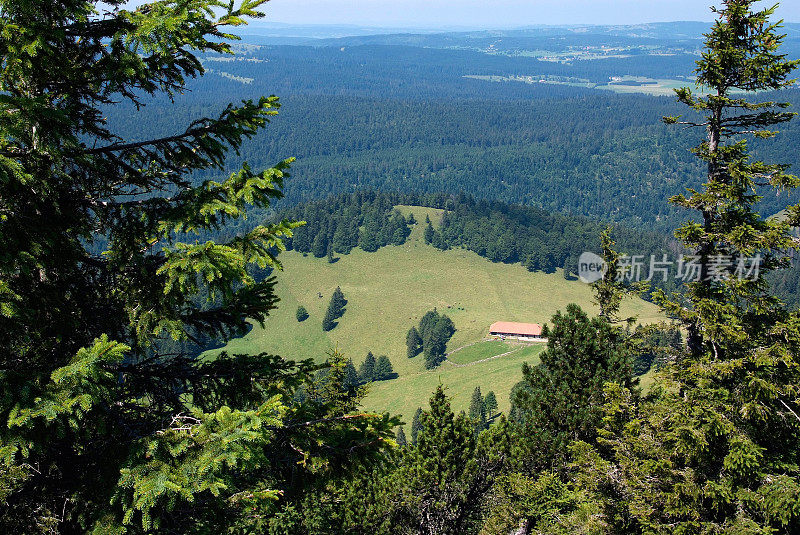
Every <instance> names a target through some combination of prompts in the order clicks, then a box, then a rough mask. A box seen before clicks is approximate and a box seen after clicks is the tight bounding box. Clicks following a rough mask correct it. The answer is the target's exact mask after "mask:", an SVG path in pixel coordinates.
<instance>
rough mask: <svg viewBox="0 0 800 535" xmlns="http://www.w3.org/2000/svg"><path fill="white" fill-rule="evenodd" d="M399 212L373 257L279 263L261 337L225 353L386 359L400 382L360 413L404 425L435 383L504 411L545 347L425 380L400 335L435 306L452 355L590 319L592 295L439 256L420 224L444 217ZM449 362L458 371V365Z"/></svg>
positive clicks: (459, 254)
mask: <svg viewBox="0 0 800 535" xmlns="http://www.w3.org/2000/svg"><path fill="white" fill-rule="evenodd" d="M399 209H400V210H401V211H402V212H403V213H404V214H408V213H409V212H413V213H414V216H415V218H416V219H417V222H418V223H417V225H415V227H414V229H413V232H412V235H411V237H410V239H409V240H408V242H407V243H406V244H404V245H402V246H397V247H395V246H391V247H385V248H382V249H380V250H378V251H377V252H374V253H365V252H364V251H362V250H361V249H355V250H353V252H352V253H350V254H349V255H346V256H342V257H340V258H339V260H338V261H337V262H335V263H332V264H331V263H328V261H327V259H325V258H321V259H317V258H313V257H312V256H310V255H309V256H306V257H304V256H303V255H302V254H300V253H297V252H294V251H290V252H287V253H283V254H281V261H282V262H283V265H284V273H279V274H278V279H279V284H278V288H277V292H278V295H279V296H280V298H281V303H280V305H279V308H278V310H276V311H275V312H274V313H273V315H272V316H271V317H270V318H269V319H268V320H267V322H266V325H265V327H264V328H263V329H262V328H260V327H258V326H256V327H255V328H254V329H253V330H252V331H251V332H250V333H248V334H247V335H246V336H244V337H243V338H240V339H237V340H233V341H231V342H230V343H229V344H228V346H227V347H226V349H227V350H228V351H231V352H241V353H254V352H261V351H268V352H272V353H276V354H279V355H282V356H283V357H286V358H291V359H304V358H315V359H318V360H321V359H324V358H325V355H326V353H328V352H329V351H331V350H332V349H333V348H335V347H337V346H338V348H339V350H340V351H342V352H343V353H344V354H345V355H346V356H348V357H350V358H352V359H353V362H354V364H355V365H356V367H358V366H359V365H360V364H361V362H362V361H363V359H364V356H365V355H366V353H367V351H372V352H373V353H374V354H375V355H376V356H379V355H387V356H388V357H389V359H390V360H391V361H392V365H393V367H394V370H395V372H397V373H398V374H399V376H400V377H399V378H398V379H395V380H391V381H384V382H381V383H377V384H374V385H372V386H371V388H370V394H369V395H368V396H367V398H366V400H365V406H366V408H367V409H370V410H386V411H389V412H392V413H396V414H402V415H404V416H405V417H406V419H410V417H411V415H412V413H413V410H415V409H416V407H418V406H423V405H425V404H426V403H427V399H428V397H429V396H430V393H431V392H432V391H433V389H434V388H435V387H436V385H437V384H438V382H439V381H440V380H441V382H442V383H443V384H445V385H447V386H448V388H449V393H450V395H452V396H453V397H454V399H453V407H454V409H455V410H460V409H466V408H467V406H468V404H469V396H470V395H471V393H472V390H473V389H474V388H475V386H480V387H481V390H482V391H483V392H484V393H485V392H488V391H489V390H494V391H495V394H496V395H497V399H498V403H499V405H500V409H501V410H506V409H508V392H509V391H510V389H511V387H512V386H513V385H514V383H516V382H517V381H518V380H519V378H520V377H521V372H520V366H521V364H522V362H524V361H525V360H528V361H533V360H535V359H536V356H537V355H538V352H539V351H540V350H541V347H533V348H523V349H521V350H520V351H518V352H514V353H512V354H510V355H506V356H503V357H498V358H495V359H491V360H487V361H483V362H479V363H477V364H474V365H469V366H464V367H458V366H456V365H455V364H453V363H452V362H445V363H444V364H443V365H442V366H440V367H439V368H438V369H436V370H431V371H426V370H425V369H424V366H423V358H422V356H421V355H419V356H417V357H415V358H413V359H409V358H407V357H406V347H405V334H406V332H407V331H408V329H409V328H410V327H411V326H412V325H416V324H417V323H418V322H419V319H420V318H421V317H422V315H423V314H425V312H427V311H428V310H431V309H433V308H434V307H436V308H437V309H438V310H439V311H441V312H443V313H445V314H447V315H448V316H450V317H451V318H452V319H453V321H454V323H455V326H456V329H457V331H456V333H455V335H454V336H453V338H452V339H451V341H450V343H449V344H448V350H450V351H452V350H453V349H456V348H460V347H462V346H465V345H467V344H470V343H473V342H477V341H479V340H481V339H483V338H484V337H486V335H487V330H488V327H489V325H490V324H491V323H492V322H494V321H498V320H505V321H524V322H536V323H546V322H547V321H548V320H549V319H550V318H551V316H552V315H553V313H555V312H556V311H557V310H559V309H563V308H564V307H565V306H566V305H567V304H568V303H577V304H579V305H580V306H582V307H584V308H585V309H587V310H591V311H594V312H596V307H595V306H594V305H592V304H591V299H592V297H591V292H590V289H589V287H588V286H586V285H585V284H582V283H580V282H575V281H566V280H564V278H563V276H562V275H561V274H560V273H555V274H544V273H530V272H528V271H527V270H526V269H525V268H523V267H522V266H521V265H506V264H494V263H492V262H489V261H488V260H486V259H484V258H481V257H479V256H478V255H476V254H475V253H472V252H470V251H465V250H449V251H439V250H437V249H435V248H433V247H430V246H428V245H426V244H425V243H424V241H423V240H422V231H423V230H424V227H425V217H426V215H428V216H429V217H430V218H431V221H432V223H433V224H434V225H436V224H437V223H438V222H439V221H440V220H441V214H442V211H441V210H436V209H430V208H420V207H405V206H404V207H399ZM336 286H340V287H341V289H342V291H343V292H344V295H345V298H346V299H347V300H348V303H347V307H346V312H345V314H344V316H343V317H342V318H341V319H340V320H339V325H338V326H337V327H336V328H335V329H333V330H332V331H330V332H327V333H325V332H323V331H322V327H321V322H322V317H323V315H324V313H325V309H326V308H327V306H328V302H329V301H330V297H331V294H332V293H333V290H334V289H335V288H336ZM320 295H321V296H322V297H320ZM298 305H303V306H305V307H306V309H307V310H308V313H309V315H310V317H309V318H308V319H307V320H305V321H304V322H302V323H298V321H297V319H296V318H295V311H296V310H297V307H298ZM623 313H624V314H625V315H636V316H638V317H639V320H640V321H641V322H643V323H647V322H652V321H658V320H660V319H662V316H661V315H660V314H659V312H658V310H657V308H656V307H655V306H654V305H652V304H650V303H646V302H645V301H641V300H636V301H633V300H631V301H627V302H626V303H625V304H624V305H623ZM209 356H211V355H209ZM487 356H491V355H487ZM455 360H456V361H458V362H462V361H461V360H460V359H459V358H458V357H455ZM470 360H477V359H470ZM464 362H465V361H464Z"/></svg>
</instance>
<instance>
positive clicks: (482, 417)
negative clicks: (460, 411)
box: [469, 386, 486, 431]
mask: <svg viewBox="0 0 800 535" xmlns="http://www.w3.org/2000/svg"><path fill="white" fill-rule="evenodd" d="M469 418H470V420H472V421H473V422H474V424H475V429H476V430H478V431H480V430H482V429H485V428H486V408H485V407H484V401H483V395H482V394H481V387H479V386H476V387H475V390H473V391H472V398H471V399H470V402H469Z"/></svg>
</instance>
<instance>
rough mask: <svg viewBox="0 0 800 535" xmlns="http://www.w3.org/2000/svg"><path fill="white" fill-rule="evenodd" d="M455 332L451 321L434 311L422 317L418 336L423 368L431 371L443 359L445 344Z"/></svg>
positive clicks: (445, 349)
mask: <svg viewBox="0 0 800 535" xmlns="http://www.w3.org/2000/svg"><path fill="white" fill-rule="evenodd" d="M455 332H456V328H455V325H454V324H453V321H452V320H451V319H450V318H449V317H447V316H445V315H444V314H439V313H438V312H437V311H436V310H435V309H434V310H430V311H428V312H426V313H425V315H424V316H422V319H420V321H419V335H420V337H421V338H422V353H423V355H424V356H425V368H426V369H429V370H430V369H433V368H435V367H436V366H438V365H439V364H440V363H441V362H442V361H443V360H444V358H445V356H446V351H447V342H448V341H449V340H450V338H451V337H452V336H453V333H455Z"/></svg>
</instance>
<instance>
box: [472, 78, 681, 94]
mask: <svg viewBox="0 0 800 535" xmlns="http://www.w3.org/2000/svg"><path fill="white" fill-rule="evenodd" d="M464 78H474V79H476V80H484V81H487V82H522V83H525V84H556V85H568V86H572V87H586V88H588V89H602V90H605V91H613V92H614V93H643V94H645V95H651V96H655V97H662V96H672V95H674V94H675V91H674V90H675V89H678V88H681V87H685V86H693V85H694V82H690V81H687V80H673V79H669V78H645V77H641V76H622V77H618V78H616V79H615V80H613V81H611V82H609V83H607V84H598V83H592V82H589V81H588V80H578V79H565V80H553V79H544V78H542V77H540V76H519V75H515V76H497V75H492V76H487V75H474V74H468V75H466V76H464ZM561 78H565V77H561Z"/></svg>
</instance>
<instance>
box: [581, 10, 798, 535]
mask: <svg viewBox="0 0 800 535" xmlns="http://www.w3.org/2000/svg"><path fill="white" fill-rule="evenodd" d="M754 4H755V2H754V1H751V0H727V1H724V2H723V6H722V8H721V9H720V10H718V11H717V13H718V20H717V21H716V22H715V24H714V26H713V27H712V29H711V31H710V32H709V33H708V34H707V35H706V41H705V49H704V50H703V53H702V57H701V59H700V60H699V61H698V62H697V70H696V73H697V83H698V85H699V86H703V87H704V88H706V90H707V91H708V93H707V94H705V95H695V94H693V93H692V92H691V90H689V89H688V88H686V89H680V90H678V91H677V95H678V100H679V101H680V102H682V103H684V104H686V105H687V106H688V107H690V108H691V109H692V110H695V111H696V112H698V113H699V114H700V115H701V116H702V117H701V118H698V119H695V118H692V119H691V120H682V119H679V118H677V117H670V118H667V119H666V121H667V122H668V123H684V124H687V125H688V126H697V127H699V128H702V129H704V138H703V140H702V141H701V142H700V144H699V145H698V146H697V147H695V148H694V149H693V152H694V153H695V155H697V156H698V158H700V159H701V160H702V161H703V163H704V164H705V166H706V170H707V174H706V180H705V183H704V184H703V186H702V188H700V189H699V190H690V191H689V193H688V195H678V196H676V197H674V198H673V199H672V202H674V203H675V204H677V205H679V206H683V207H686V208H687V209H690V210H695V211H696V212H697V214H696V218H694V219H692V220H691V222H690V223H687V224H685V225H684V226H683V227H681V228H680V229H679V230H678V232H677V233H676V235H677V236H678V237H679V238H680V239H681V241H682V242H683V244H684V245H685V246H686V247H687V248H689V249H690V250H691V251H692V253H693V254H694V256H696V257H697V263H698V264H699V265H700V270H699V271H700V272H699V277H698V278H697V280H693V281H692V282H689V283H688V284H687V288H686V293H685V294H684V295H672V296H667V295H665V294H664V293H663V292H658V293H657V294H656V297H657V301H658V302H659V303H660V304H661V305H662V306H663V307H664V308H665V310H666V311H667V312H668V313H669V314H671V315H673V316H674V317H677V318H679V319H680V320H681V321H682V322H683V324H684V326H685V328H686V329H687V332H688V334H689V336H688V350H687V352H686V354H684V355H682V356H681V358H679V359H678V360H677V362H675V363H674V364H671V365H668V366H666V367H665V370H664V373H663V374H662V375H661V376H660V377H659V379H658V381H657V383H656V385H655V386H654V387H653V395H651V396H650V397H649V398H647V399H645V400H644V402H643V403H637V402H636V399H635V398H633V397H632V396H631V395H630V392H629V391H628V390H626V389H623V388H619V387H617V386H613V385H612V386H609V387H608V388H607V391H606V397H607V404H606V416H605V420H604V426H603V429H602V430H601V440H600V444H599V448H600V449H599V450H598V449H595V448H592V447H590V446H589V445H588V444H585V443H579V444H576V445H575V447H574V449H573V451H574V452H575V453H576V458H577V462H578V465H579V466H581V467H583V468H584V470H583V471H582V472H581V474H582V477H581V478H580V479H579V481H578V482H577V484H579V485H583V487H584V488H586V489H592V490H594V491H596V493H597V503H599V504H602V514H603V515H604V518H606V520H607V522H608V524H609V527H608V531H621V530H625V531H628V532H630V531H649V532H666V531H670V532H689V531H691V532H702V533H713V532H729V533H775V532H782V533H794V532H797V531H798V530H800V512H798V511H797V510H796V509H795V508H787V507H786V505H785V504H786V503H787V500H788V501H789V502H795V501H796V500H798V499H800V469H798V466H800V447H799V446H798V444H800V418H799V417H798V416H797V415H798V413H799V412H800V403H799V402H800V395H799V394H798V388H797V385H798V384H800V368H799V367H798V364H797V363H798V353H799V352H800V313H798V312H797V311H796V310H795V311H792V310H789V309H787V308H786V307H784V306H783V304H782V303H781V302H780V301H779V300H778V299H776V298H775V297H773V296H772V295H771V294H770V292H769V288H768V285H767V282H766V278H765V276H766V275H768V274H769V273H770V272H771V271H773V270H775V269H776V268H780V267H783V266H785V265H787V264H788V258H787V252H791V251H793V250H796V249H797V243H796V241H795V240H794V239H793V238H792V235H791V232H790V227H791V226H797V225H798V224H800V206H791V207H789V208H788V209H787V214H788V217H787V220H786V221H778V220H773V219H763V218H762V217H760V215H759V214H758V213H757V212H756V211H755V205H756V203H757V202H758V200H759V199H760V196H759V192H771V193H773V194H774V193H775V192H777V191H780V190H792V189H794V188H796V187H797V186H798V179H797V178H796V177H794V176H791V175H788V174H787V173H786V166H784V165H780V164H767V163H763V162H760V161H756V160H754V159H752V158H751V156H750V154H749V152H748V148H747V143H746V138H747V136H748V135H751V134H752V135H754V136H755V137H757V138H762V139H768V138H770V137H772V136H773V135H774V132H773V128H774V127H775V125H778V124H780V123H784V122H786V121H788V120H790V119H791V118H792V116H793V115H794V114H792V113H788V112H786V111H784V110H785V107H786V105H785V104H782V103H779V102H773V101H759V100H758V99H757V97H758V94H754V93H755V92H758V91H774V90H779V89H781V88H783V87H786V86H788V85H790V84H791V83H792V80H790V79H789V76H790V74H791V73H792V71H793V70H794V69H795V68H796V67H797V66H798V62H796V61H787V60H786V59H785V56H784V55H782V54H780V53H779V46H780V44H781V42H782V40H783V36H782V35H780V34H779V33H778V29H779V26H778V25H776V24H773V23H771V22H770V20H769V19H770V17H771V15H772V14H773V13H774V8H767V9H763V10H760V11H756V10H754ZM740 92H747V93H749V94H747V95H745V94H742V93H740ZM748 259H750V260H748ZM752 259H756V260H755V261H758V260H760V262H758V269H757V270H756V269H749V268H753V262H754V261H753V260H752ZM740 262H745V264H746V265H744V266H743V265H742V264H741V263H740ZM748 263H749V265H747V264H748ZM601 452H602V454H601ZM654 460H657V462H653V461H654ZM610 474H613V477H609V476H610ZM618 496H626V500H624V501H618V500H615V497H618Z"/></svg>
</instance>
